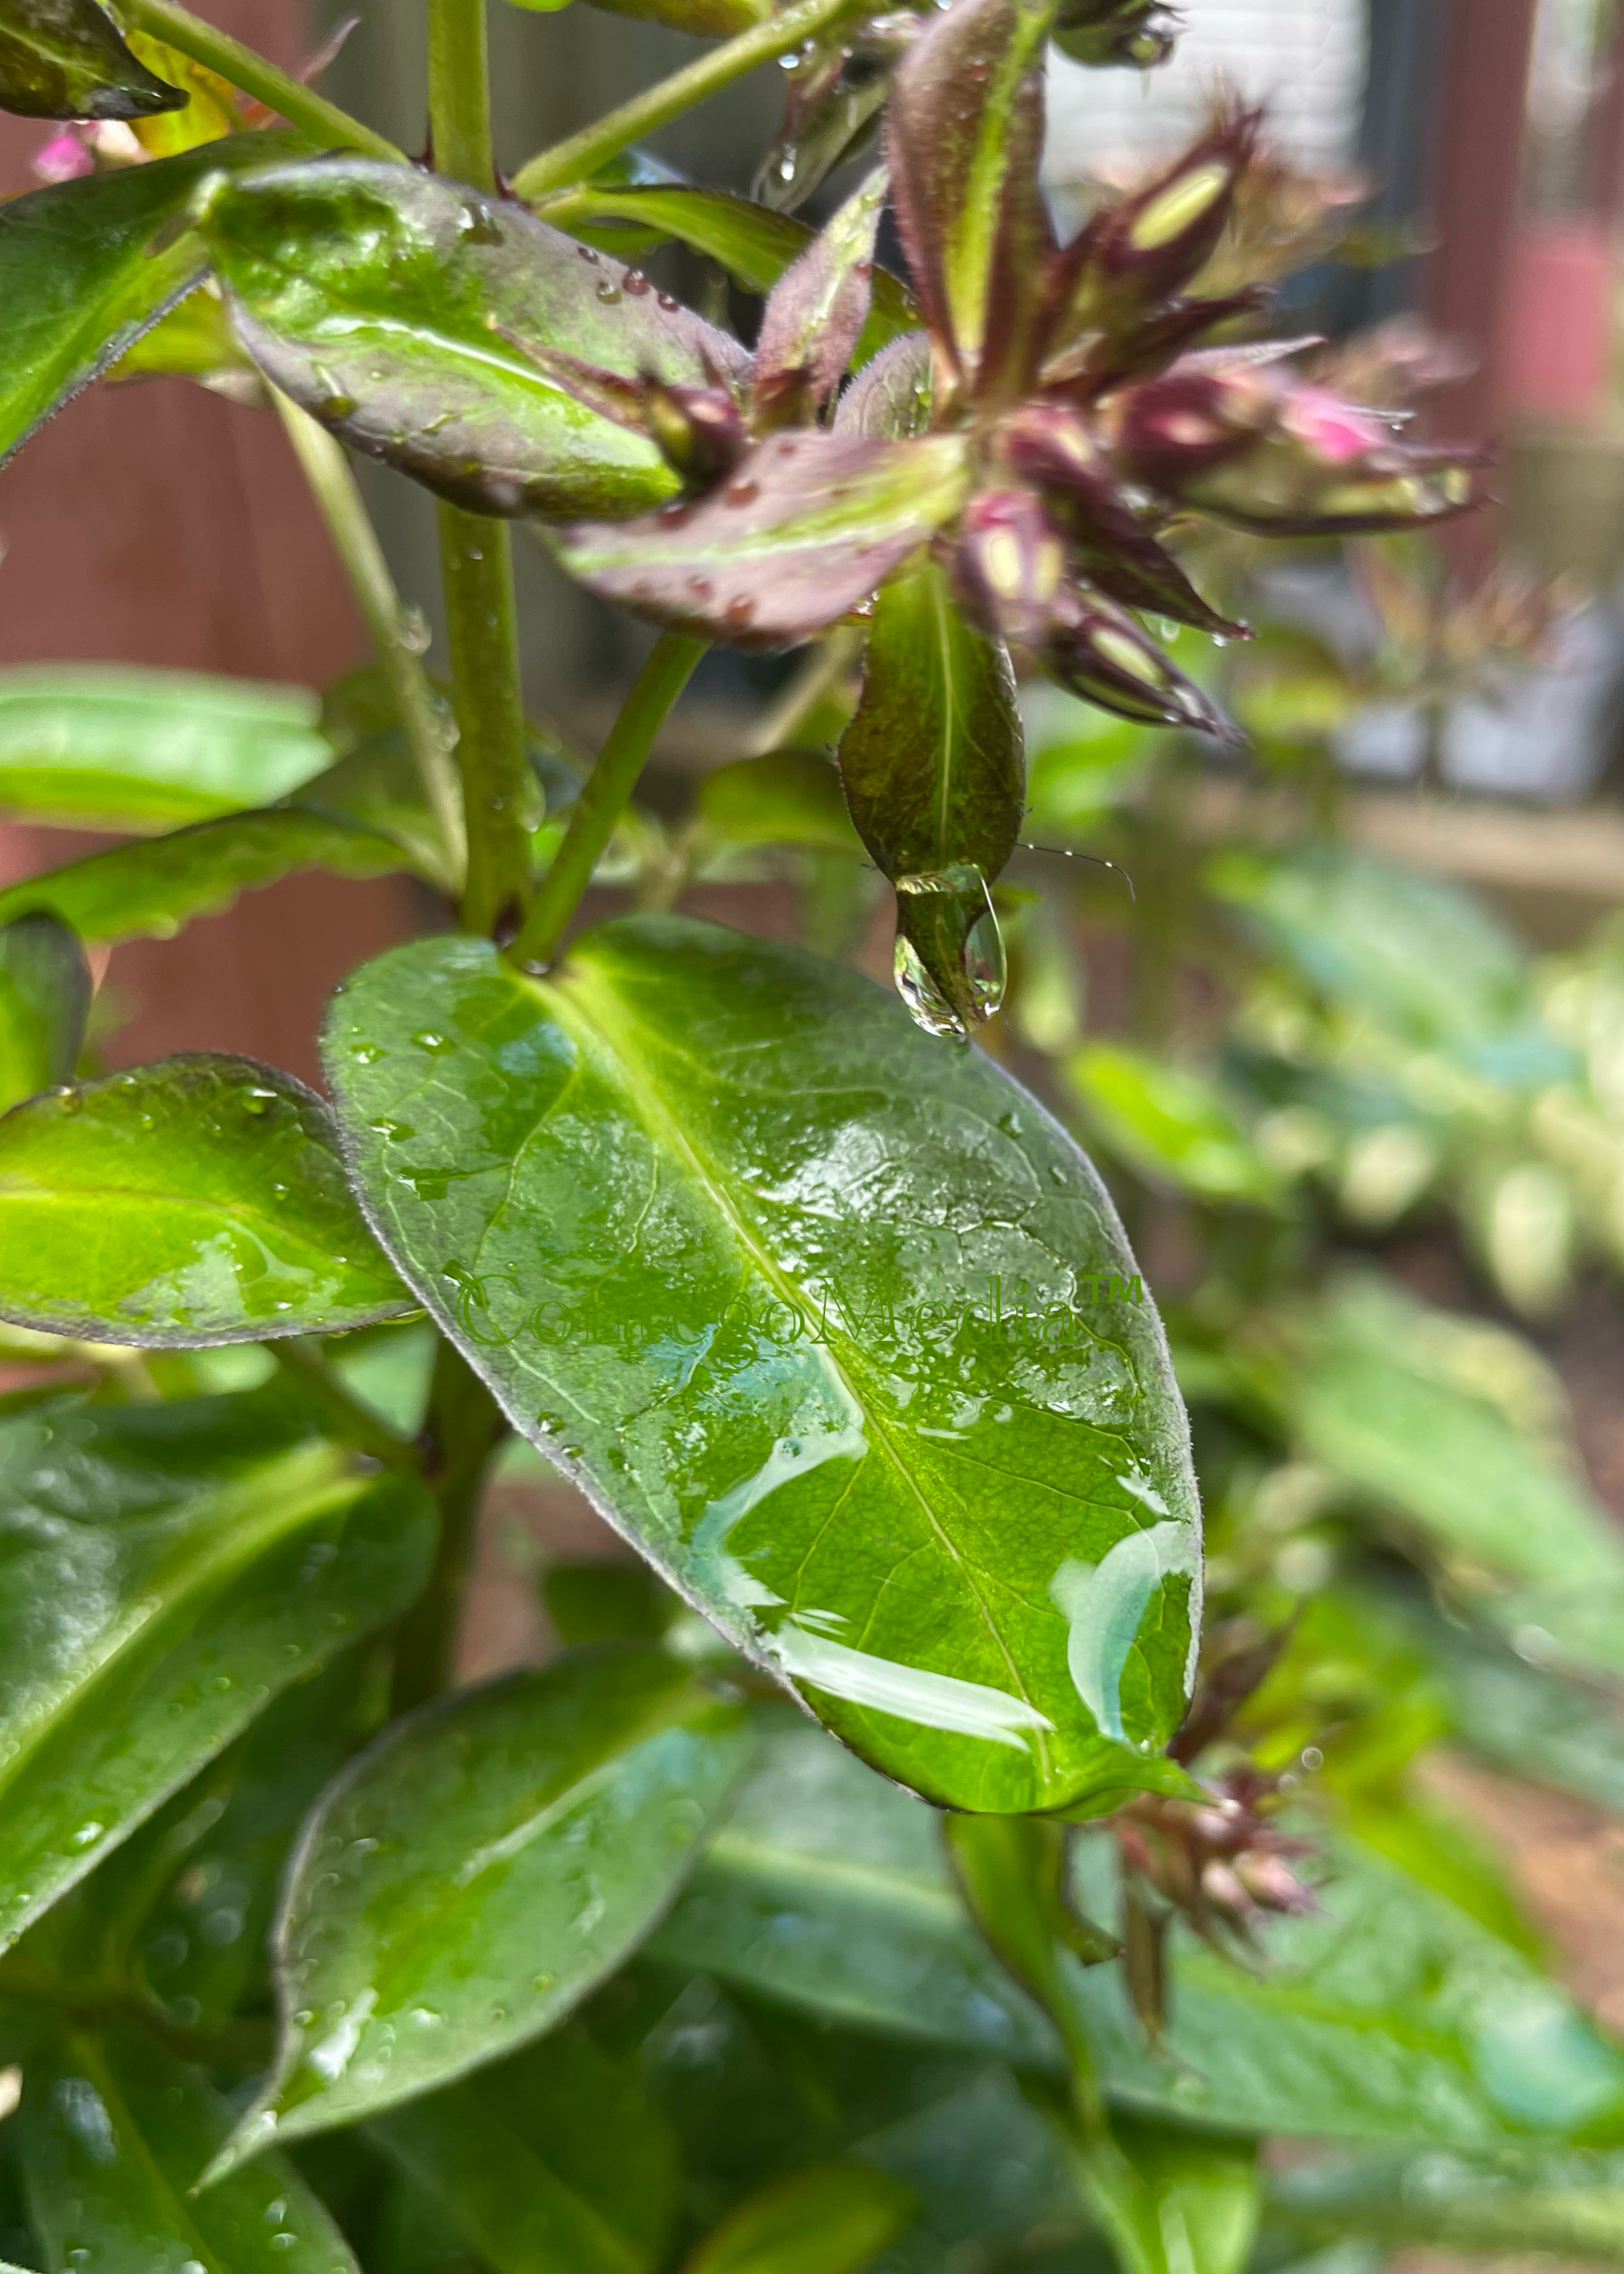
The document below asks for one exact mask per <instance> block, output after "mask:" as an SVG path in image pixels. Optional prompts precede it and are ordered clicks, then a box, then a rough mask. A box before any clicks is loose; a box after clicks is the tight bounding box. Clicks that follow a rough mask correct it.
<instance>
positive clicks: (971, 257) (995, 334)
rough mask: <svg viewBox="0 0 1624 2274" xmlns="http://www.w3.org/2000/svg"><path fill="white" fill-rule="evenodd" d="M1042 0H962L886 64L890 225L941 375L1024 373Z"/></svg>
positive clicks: (1047, 14)
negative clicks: (889, 67) (889, 72)
mask: <svg viewBox="0 0 1624 2274" xmlns="http://www.w3.org/2000/svg"><path fill="white" fill-rule="evenodd" d="M1053 14H1054V5H1053V0H959V6H957V7H956V8H954V10H953V11H952V12H951V16H948V17H944V18H943V19H941V20H940V21H939V22H936V23H934V24H932V25H931V26H930V27H929V30H928V31H926V32H924V33H922V34H921V36H920V37H919V38H918V39H917V40H916V41H914V44H913V46H912V47H911V48H910V49H909V50H908V52H907V54H906V56H904V57H903V60H902V62H901V63H900V64H899V65H898V68H897V72H896V73H895V76H894V77H893V79H892V81H891V102H890V104H889V106H888V109H887V114H886V132H885V149H886V158H887V162H888V163H889V165H890V168H891V184H892V198H893V202H894V205H895V208H896V215H897V227H898V233H899V234H900V236H901V238H902V242H903V245H904V248H905V250H906V253H907V260H908V273H909V275H911V276H912V278H913V280H914V290H915V292H916V293H917V295H918V297H919V303H920V306H921V310H922V311H923V312H924V317H925V322H926V325H927V327H928V328H929V331H930V334H931V336H932V338H933V339H934V340H935V342H936V347H937V350H938V351H939V353H940V354H941V356H942V358H943V360H944V364H945V365H946V367H947V369H948V370H949V371H950V372H953V373H957V375H958V376H959V378H960V379H961V380H963V381H964V382H965V383H966V385H967V386H971V387H972V388H976V389H977V390H978V391H980V392H981V393H983V394H985V393H987V392H989V391H995V390H997V389H999V388H1004V387H1007V386H1009V385H1011V384H1012V385H1013V386H1014V387H1016V388H1019V386H1020V384H1021V382H1022V381H1023V380H1024V379H1025V377H1026V362H1027V360H1028V356H1029V351H1030V349H1031V346H1032V341H1033V335H1034V327H1035V323H1036V317H1037V308H1038V302H1039V298H1040V295H1041V284H1042V281H1043V277H1044V272H1045V267H1046V264H1047V262H1048V260H1049V258H1050V257H1051V256H1052V253H1053V249H1054V239H1053V237H1052V234H1051V232H1050V230H1049V215H1048V209H1047V207H1046V206H1045V205H1044V202H1043V193H1042V192H1041V189H1040V188H1039V186H1038V161H1039V158H1040V156H1041V152H1042V144H1043V58H1044V53H1045V49H1046V45H1047V42H1048V39H1049V19H1050V18H1051V17H1052V15H1053Z"/></svg>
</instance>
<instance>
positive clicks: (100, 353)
mask: <svg viewBox="0 0 1624 2274" xmlns="http://www.w3.org/2000/svg"><path fill="white" fill-rule="evenodd" d="M287 147H289V145H288V141H287V139H285V138H283V137H282V136H275V137H272V136H267V135H262V134H234V135H232V136H230V137H229V139H227V140H225V141H222V142H210V143H207V144H206V145H204V146H203V147H200V148H199V149H197V150H191V151H188V152H186V153H185V154H184V155H183V156H180V157H176V158H164V159H160V160H159V161H157V162H155V163H154V164H153V165H150V166H124V167H120V168H119V169H117V171H116V172H112V173H104V174H87V175H86V176H85V177H84V178H83V180H81V181H77V182H60V183H56V184H54V185H53V186H52V187H50V188H49V189H44V190H34V191H31V192H29V193H28V195H27V196H26V197H21V198H14V199H12V200H11V202H10V203H9V204H7V205H4V206H0V305H3V306H4V309H5V311H6V329H5V342H4V349H3V350H0V460H4V457H5V456H7V455H8V454H9V453H10V452H11V450H13V449H15V448H16V447H17V446H18V444H19V442H21V441H23V440H26V437H27V436H28V435H29V434H31V433H33V432H34V428H35V427H36V426H37V425H39V424H40V422H41V419H44V418H49V416H50V413H51V412H52V411H53V410H56V409H58V408H59V407H60V406H61V404H63V403H65V402H66V401H67V400H68V398H69V396H70V395H76V394H77V393H78V392H79V388H81V387H83V386H85V385H86V382H87V381H88V380H93V379H94V378H95V376H96V374H97V373H99V372H102V371H105V370H106V368H107V366H108V365H109V364H110V363H114V362H116V361H117V358H119V357H120V356H121V355H122V354H123V353H124V350H125V349H126V348H127V347H129V346H130V345H131V343H132V342H133V341H134V340H136V339H139V336H140V335H141V334H142V333H143V332H144V331H145V330H146V329H147V326H148V325H149V324H153V323H155V322H156V321H157V320H158V318H159V317H160V316H161V315H162V313H163V312H164V310H165V309H166V308H167V307H168V306H169V304H170V303H171V302H172V301H174V300H177V299H178V298H179V297H180V296H181V294H182V293H183V292H184V291H186V290H188V289H189V287H190V286H191V285H192V283H193V282H195V281H196V279H197V277H198V275H199V273H200V272H201V270H202V267H203V258H202V255H201V253H200V252H199V248H198V244H197V240H196V238H195V237H192V236H191V235H190V234H187V235H184V236H182V237H177V239H176V240H175V241H174V242H173V243H171V244H169V245H166V246H165V247H164V249H162V251H157V252H148V247H149V246H150V245H151V244H152V242H153V240H154V237H156V235H157V234H158V232H159V231H160V230H163V229H164V228H165V227H166V225H169V224H172V223H174V222H177V219H178V217H179V216H180V215H182V214H183V213H184V211H185V207H186V203H187V200H189V198H190V197H191V195H192V191H193V189H194V188H195V187H196V185H197V184H198V183H199V181H200V180H201V179H202V177H203V176H204V175H205V174H207V173H210V172H213V171H216V170H218V169H222V168H224V169H230V168H234V167H242V166H255V165H264V164H266V163H267V162H269V161H270V160H271V159H272V158H274V156H275V155H276V154H278V152H279V151H282V150H286V149H287Z"/></svg>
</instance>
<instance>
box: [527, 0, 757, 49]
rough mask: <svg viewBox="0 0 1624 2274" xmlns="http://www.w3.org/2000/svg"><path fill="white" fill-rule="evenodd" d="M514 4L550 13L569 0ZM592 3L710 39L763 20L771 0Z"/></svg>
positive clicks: (597, 0)
mask: <svg viewBox="0 0 1624 2274" xmlns="http://www.w3.org/2000/svg"><path fill="white" fill-rule="evenodd" d="M514 4H515V6H516V7H520V8H529V9H535V10H538V11H541V12H542V13H544V14H547V15H551V14H553V13H554V12H555V11H557V10H558V9H559V8H560V7H566V6H568V0H514ZM592 5H593V6H594V7H595V8H605V9H607V10H608V11H610V13H611V14H613V15H616V16H636V17H640V18H641V19H642V20H643V22H644V23H645V24H665V25H668V26H670V28H671V29H672V30H673V32H691V33H693V34H695V35H696V36H697V37H699V38H701V39H710V40H720V39H727V38H730V37H731V36H732V35H733V34H734V33H736V32H748V30H749V29H750V28H751V26H753V25H756V24H761V23H764V22H765V21H766V20H767V19H768V17H769V16H770V15H771V12H772V0H592Z"/></svg>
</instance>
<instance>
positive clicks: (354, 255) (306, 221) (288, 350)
mask: <svg viewBox="0 0 1624 2274" xmlns="http://www.w3.org/2000/svg"><path fill="white" fill-rule="evenodd" d="M199 227H200V228H201V230H202V233H203V235H204V237H205V238H206V240H207V244H208V247H209V250H210V252H211V253H212V255H213V257H214V264H215V267H216V268H217V269H218V271H219V273H220V275H222V278H223V279H224V281H225V283H226V285H227V287H228V289H229V293H230V296H231V302H232V308H233V313H234V315H235V316H236V318H237V325H238V328H239V330H240V332H241V335H242V337H243V341H244V345H245V346H246V347H247V348H248V350H249V351H250V353H251V354H252V356H253V358H254V360H255V361H256V363H258V364H259V366H260V368H261V369H262V370H263V371H264V372H265V373H267V376H268V377H269V378H270V379H271V380H273V381H274V384H275V385H276V386H278V387H280V388H282V389H283V390H284V391H285V392H286V393H287V394H289V395H291V396H292V397H293V398H294V400H295V401H296V402H297V403H302V404H303V405H304V407H305V409H306V410H310V411H312V412H313V413H314V414H315V416H316V417H318V418H320V419H321V420H322V422H323V423H324V424H325V425H327V426H328V427H330V428H331V429H332V430H333V431H334V432H335V433H339V434H342V436H343V438H344V439H345V440H346V441H348V442H350V443H351V444H353V445H354V447H355V448H357V449H360V450H365V451H367V452H368V453H369V454H370V455H371V456H373V457H378V458H382V459H383V460H384V461H385V462H386V463H387V464H389V465H393V466H396V467H398V468H399V469H400V470H401V471H402V472H403V473H408V474H410V475H412V476H413V477H414V478H416V479H417V480H418V481H421V482H424V483H425V484H426V485H427V486H428V487H429V488H431V489H433V490H436V491H438V492H439V493H440V494H441V495H442V496H445V497H449V498H452V499H455V500H456V501H460V502H461V503H462V504H464V505H467V506H470V507H471V508H476V509H477V510H479V511H482V512H485V513H500V514H518V513H537V514H541V515H543V516H547V517H557V518H560V519H563V518H566V517H568V516H575V515H580V514H618V513H635V512H639V511H642V510H643V509H645V508H648V507H650V506H651V505H655V504H658V501H659V500H660V499H661V498H662V497H668V496H669V495H670V494H671V493H672V491H673V489H674V488H675V487H676V486H677V478H676V476H675V474H674V473H673V471H672V470H671V468H670V467H669V466H667V465H666V463H665V460H664V459H663V458H662V457H661V456H660V453H659V451H658V448H656V446H655V444H654V443H653V441H652V440H650V438H649V437H648V436H647V435H646V434H643V433H637V432H635V431H634V429H632V428H631V427H629V426H628V425H623V424H621V423H620V422H619V421H618V420H617V419H615V418H606V417H605V416H603V415H602V413H601V410H595V409H593V408H591V407H590V405H589V404H588V403H583V401H582V400H581V397H580V395H579V394H578V393H577V392H576V391H575V389H574V388H572V386H571V385H570V384H569V383H568V380H567V379H566V377H565V375H564V374H565V371H566V365H565V364H564V363H563V362H562V361H560V363H559V364H558V365H556V366H555V368H554V371H553V374H552V375H551V376H550V375H549V373H548V372H547V371H545V369H543V368H539V367H538V358H540V359H541V361H542V362H543V363H545V358H547V357H548V356H554V357H559V358H568V359H569V368H570V369H572V370H575V369H576V368H577V367H578V368H579V369H590V368H592V367H597V368H598V369H600V370H601V371H603V372H605V373H610V374H613V375H617V376H619V377H620V378H622V379H627V380H636V379H640V378H645V377H652V378H658V379H660V380H665V381H667V382H669V383H671V384H673V385H677V386H691V387H704V386H708V385H709V384H710V383H711V373H712V372H718V373H722V374H723V375H724V377H725V378H730V379H733V380H742V378H743V376H744V374H745V373H746V371H747V370H748V358H747V357H746V356H745V353H744V350H742V349H741V347H740V346H739V345H738V343H737V342H735V341H733V340H731V339H729V338H728V337H727V335H726V334H725V333H722V332H718V331H717V330H715V329H713V328H711V326H710V325H708V324H706V323H703V322H702V321H701V320H700V319H699V318H698V317H697V316H695V315H693V314H690V313H689V312H688V310H687V309H685V308H680V307H679V306H678V305H677V304H676V302H675V301H674V300H673V299H671V298H670V297H669V295H665V294H658V293H656V292H655V291H654V290H653V289H652V288H651V286H650V284H649V282H648V280H647V279H646V278H645V277H643V275H641V274H640V273H639V272H638V271H637V270H635V269H626V268H622V267H621V266H620V264H619V263H618V262H611V261H609V260H605V257H604V256H603V255H602V254H601V253H598V252H594V251H593V250H592V248H591V247H590V245H577V244H576V243H575V241H574V240H573V239H572V238H570V237H564V236H561V235H560V232H559V231H558V230H554V229H550V228H549V227H548V226H547V224H546V223H545V222H540V221H538V220H537V219H536V218H535V216H534V215H532V214H530V213H528V212H527V211H526V210H525V208H524V207H523V206H519V205H515V204H513V203H510V202H503V201H500V200H494V199H487V198H482V197H480V196H478V195H477V193H476V192H473V191H471V190H468V189H463V188H459V187H458V186H457V185H456V184H453V183H451V182H446V181H440V180H439V179H438V178H437V177H435V176H434V175H432V174H425V173H422V172H420V171H418V170H417V169H416V168H413V167H408V166H389V165H385V164H381V163H380V162H377V161H376V160H372V159H362V158H342V159H330V158H329V159H324V160H322V161H321V162H318V163H313V164H307V165H290V166H280V167H276V168H274V169H268V170H267V171H266V172H263V173H259V174H256V175H254V176H253V177H252V179H251V180H249V181H247V182H244V183H228V182H222V183H219V184H211V185H210V187H209V189H208V190H207V192H206V194H205V197H204V199H203V201H202V211H201V214H200V215H199Z"/></svg>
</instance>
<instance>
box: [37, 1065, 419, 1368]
mask: <svg viewBox="0 0 1624 2274" xmlns="http://www.w3.org/2000/svg"><path fill="white" fill-rule="evenodd" d="M410 1307H411V1298H410V1296H409V1295H408V1294H407V1293H406V1291H405V1290H404V1289H403V1288H402V1285H401V1284H400V1282H399V1281H398V1280H397V1279H396V1278H395V1275H394V1273H393V1272H392V1271H391V1269H389V1266H388V1263H387V1261H386V1259H385V1258H384V1256H383V1255H382V1254H380V1251H379V1248H378V1245H377V1243H376V1241H375V1240H374V1239H372V1234H371V1233H370V1232H369V1231H368V1230H367V1228H366V1225H365V1223H364V1222H363V1221H362V1218H361V1216H360V1213H359V1211H358V1210H357V1207H356V1204H355V1201H354V1200H353V1199H352V1198H351V1196H350V1188H349V1186H348V1185H347V1184H346V1182H345V1180H344V1172H343V1169H342V1164H341V1163H340V1161H339V1158H338V1152H337V1147H336V1144H335V1139H334V1133H333V1126H332V1123H331V1121H330V1119H329V1118H328V1116H327V1109H326V1107H325V1106H324V1105H323V1104H322V1103H321V1101H320V1098H319V1097H317V1096H315V1095H314V1094H313V1093H312V1091H310V1090H308V1089H306V1088H305V1085H304V1083H303V1082H299V1081H295V1080H294V1079H293V1077H292V1075H291V1074H286V1073H276V1072H275V1071H274V1069H273V1068H271V1067H269V1066H264V1065H259V1064H258V1063H257V1061H256V1060H254V1059H252V1058H230V1057H227V1056H225V1055H223V1054H217V1053H214V1052H211V1051H203V1050H199V1051H192V1052H187V1053H184V1054H182V1055H181V1056H178V1057H176V1058H162V1059H160V1060H159V1061H158V1062H157V1064H156V1065H147V1066H137V1067H134V1068H132V1069H131V1070H130V1071H129V1072H128V1073H117V1074H106V1075H103V1076H102V1077H101V1079H99V1080H97V1081H86V1082H80V1083H79V1084H77V1085H75V1086H74V1087H72V1088H65V1089H56V1090H51V1091H49V1092H47V1094H46V1095H45V1096H42V1097H36V1098H34V1099H32V1100H30V1102H29V1103H26V1104H24V1105H18V1106H14V1107H13V1108H12V1109H11V1112H10V1113H8V1114H6V1115H5V1116H4V1118H0V1318H6V1319H9V1320H11V1322H12V1323H13V1324H14V1325H17V1326H24V1327H32V1328H34V1329H36V1330H38V1331H40V1332H41V1333H45V1334H63V1335H74V1336H78V1337H81V1338H82V1339H85V1340H88V1341H92V1342H103V1343H124V1344H140V1345H144V1346H147V1347H151V1346H153V1345H160V1346H162V1345H164V1344H169V1345H172V1346H173V1345H178V1346H180V1347H182V1348H185V1347H188V1346H190V1347H192V1348H196V1347H198V1346H199V1345H201V1344H208V1343H240V1342H259V1341H262V1340H264V1339H265V1338H266V1337H270V1336H275V1335H295V1334H337V1333H341V1332H342V1330H343V1329H346V1328H349V1327H358V1326H365V1325H366V1324H367V1323H368V1322H369V1321H372V1320H375V1319H382V1318H388V1317H391V1316H394V1315H395V1314H399V1313H400V1312H402V1311H404V1310H409V1309H410Z"/></svg>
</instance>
